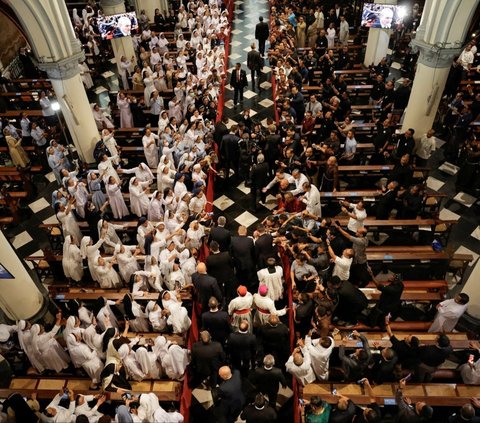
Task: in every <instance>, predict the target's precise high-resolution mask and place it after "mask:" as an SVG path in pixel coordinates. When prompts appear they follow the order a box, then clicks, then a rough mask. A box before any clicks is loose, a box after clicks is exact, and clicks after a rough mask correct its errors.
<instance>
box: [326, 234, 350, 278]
mask: <svg viewBox="0 0 480 423" xmlns="http://www.w3.org/2000/svg"><path fill="white" fill-rule="evenodd" d="M327 246H328V254H329V255H330V258H331V259H332V260H333V262H334V263H335V267H334V268H333V273H332V276H338V277H339V278H340V279H341V280H342V281H348V279H349V278H350V266H351V265H352V261H353V255H354V253H353V250H352V249H351V248H346V249H345V250H343V253H342V257H338V256H337V255H336V254H335V253H334V252H333V249H332V247H331V246H330V240H329V239H328V238H327Z"/></svg>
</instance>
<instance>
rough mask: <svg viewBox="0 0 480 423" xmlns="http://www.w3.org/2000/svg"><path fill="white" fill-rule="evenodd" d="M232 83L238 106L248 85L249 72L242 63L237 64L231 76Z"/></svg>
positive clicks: (234, 98) (235, 102)
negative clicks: (243, 67)
mask: <svg viewBox="0 0 480 423" xmlns="http://www.w3.org/2000/svg"><path fill="white" fill-rule="evenodd" d="M230 85H231V86H232V87H233V104H234V105H235V106H236V105H237V102H238V98H239V97H240V101H243V89H244V88H245V87H246V86H247V85H248V81H247V73H246V72H245V71H244V70H243V69H242V65H241V64H240V63H236V64H235V69H234V70H233V72H232V76H231V77H230Z"/></svg>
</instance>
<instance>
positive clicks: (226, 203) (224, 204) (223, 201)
mask: <svg viewBox="0 0 480 423" xmlns="http://www.w3.org/2000/svg"><path fill="white" fill-rule="evenodd" d="M213 204H214V206H215V207H217V208H218V209H220V210H222V211H224V210H226V209H228V208H229V207H230V206H231V205H232V204H234V202H233V201H232V200H230V198H228V197H227V196H226V195H222V196H221V197H219V198H217V199H216V200H215V201H214V202H213Z"/></svg>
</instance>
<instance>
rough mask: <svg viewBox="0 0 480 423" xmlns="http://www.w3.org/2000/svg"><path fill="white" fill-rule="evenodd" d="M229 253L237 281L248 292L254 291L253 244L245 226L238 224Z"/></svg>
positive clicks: (255, 280)
mask: <svg viewBox="0 0 480 423" xmlns="http://www.w3.org/2000/svg"><path fill="white" fill-rule="evenodd" d="M230 254H231V255H232V259H233V264H234V266H235V272H236V275H237V279H238V282H239V283H240V284H241V285H245V286H246V287H247V288H248V290H249V291H250V292H256V291H257V290H256V289H255V287H256V282H257V272H256V269H255V245H254V244H253V240H252V238H250V237H248V236H247V228H246V227H245V226H240V227H239V228H238V236H234V237H232V243H231V245H230Z"/></svg>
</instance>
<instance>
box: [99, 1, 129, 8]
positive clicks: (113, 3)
mask: <svg viewBox="0 0 480 423" xmlns="http://www.w3.org/2000/svg"><path fill="white" fill-rule="evenodd" d="M124 4H125V2H124V1H123V0H100V5H101V6H102V7H105V6H106V7H114V6H118V5H124Z"/></svg>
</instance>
